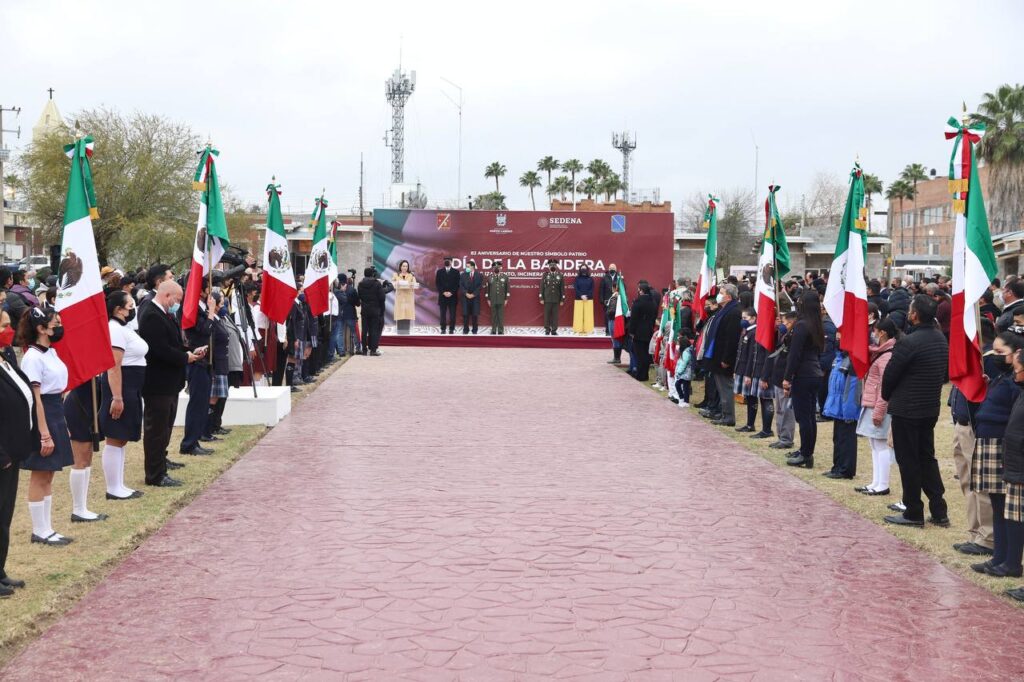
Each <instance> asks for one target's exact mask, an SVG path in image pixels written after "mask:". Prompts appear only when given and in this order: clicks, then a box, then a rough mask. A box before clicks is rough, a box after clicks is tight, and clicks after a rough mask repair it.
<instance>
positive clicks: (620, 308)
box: [612, 275, 629, 339]
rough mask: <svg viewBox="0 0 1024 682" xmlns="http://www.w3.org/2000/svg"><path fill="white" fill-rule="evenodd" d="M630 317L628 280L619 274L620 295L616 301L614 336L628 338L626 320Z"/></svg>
mask: <svg viewBox="0 0 1024 682" xmlns="http://www.w3.org/2000/svg"><path fill="white" fill-rule="evenodd" d="M628 318H629V299H627V298H626V282H625V281H624V280H623V279H622V275H619V295H618V297H617V298H616V301H615V321H614V322H613V323H612V338H613V339H624V338H626V320H627V319H628Z"/></svg>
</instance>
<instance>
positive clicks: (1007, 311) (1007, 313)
mask: <svg viewBox="0 0 1024 682" xmlns="http://www.w3.org/2000/svg"><path fill="white" fill-rule="evenodd" d="M11 291H14V287H11ZM1021 306H1024V300H1017V301H1014V302H1013V303H1007V304H1006V307H1005V308H1003V312H1002V314H1001V315H1000V316H999V317H997V318H996V329H998V330H999V331H1001V332H1005V331H1006V330H1007V329H1009V328H1010V326H1011V325H1013V314H1014V313H1015V312H1018V311H1020V310H1024V308H1022V307H1021Z"/></svg>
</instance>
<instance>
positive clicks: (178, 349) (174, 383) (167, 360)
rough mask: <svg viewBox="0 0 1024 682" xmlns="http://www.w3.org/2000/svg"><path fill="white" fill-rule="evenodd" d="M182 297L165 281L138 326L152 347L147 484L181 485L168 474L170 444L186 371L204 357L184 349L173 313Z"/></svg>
mask: <svg viewBox="0 0 1024 682" xmlns="http://www.w3.org/2000/svg"><path fill="white" fill-rule="evenodd" d="M181 298H182V290H181V287H180V286H179V285H178V283H177V282H175V281H174V280H168V281H165V282H162V283H161V284H160V285H159V286H158V287H157V289H156V294H155V295H154V296H153V299H152V301H151V302H150V306H151V309H150V311H149V314H147V315H146V317H144V318H143V319H142V321H141V322H140V324H139V336H141V337H142V338H143V340H145V342H146V343H147V344H149V350H148V351H147V352H146V378H145V380H144V381H143V384H142V397H143V405H144V408H143V413H142V429H143V430H142V448H143V451H144V452H145V466H146V484H147V485H154V486H162V487H176V486H179V485H181V482H180V481H176V480H174V479H173V478H171V477H169V476H168V475H167V445H168V443H170V440H171V429H173V428H174V417H175V415H176V414H177V412H178V393H180V392H181V389H182V388H183V387H184V386H185V368H186V367H187V366H188V365H189V364H191V363H193V362H195V361H196V360H198V359H200V358H201V357H202V353H192V352H190V351H188V350H187V349H186V348H185V344H184V343H183V342H182V340H181V328H180V327H178V322H177V320H175V318H174V315H173V313H171V312H170V311H171V309H172V308H173V307H174V306H176V305H180V304H181Z"/></svg>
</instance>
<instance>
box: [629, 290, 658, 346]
mask: <svg viewBox="0 0 1024 682" xmlns="http://www.w3.org/2000/svg"><path fill="white" fill-rule="evenodd" d="M657 315H658V304H657V303H656V302H655V300H654V296H652V295H651V294H640V295H639V296H637V297H636V300H635V301H633V307H632V309H631V310H630V313H629V323H628V324H629V333H630V335H631V336H632V337H633V340H634V342H635V343H649V342H650V340H651V337H652V336H654V322H655V318H656V317H657Z"/></svg>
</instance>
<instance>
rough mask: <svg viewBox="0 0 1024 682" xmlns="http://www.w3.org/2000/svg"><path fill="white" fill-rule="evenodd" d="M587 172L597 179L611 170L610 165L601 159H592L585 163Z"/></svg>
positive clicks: (608, 173)
mask: <svg viewBox="0 0 1024 682" xmlns="http://www.w3.org/2000/svg"><path fill="white" fill-rule="evenodd" d="M587 172H588V173H590V174H591V175H593V176H594V177H595V178H597V179H598V180H602V179H604V178H606V177H608V175H610V174H611V172H612V167H611V166H609V165H608V164H607V163H605V162H604V161H602V160H601V159H594V160H593V161H591V162H590V163H588V164H587Z"/></svg>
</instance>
